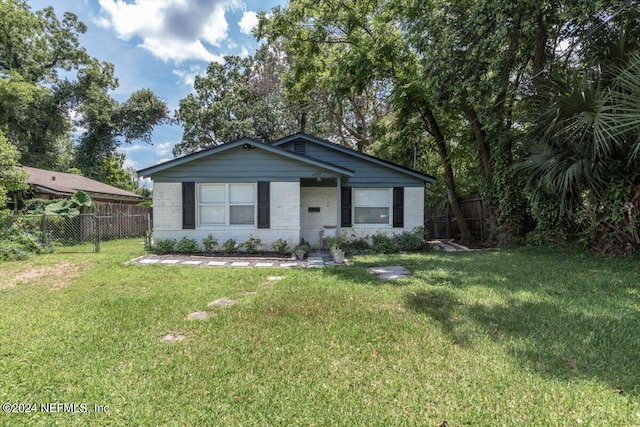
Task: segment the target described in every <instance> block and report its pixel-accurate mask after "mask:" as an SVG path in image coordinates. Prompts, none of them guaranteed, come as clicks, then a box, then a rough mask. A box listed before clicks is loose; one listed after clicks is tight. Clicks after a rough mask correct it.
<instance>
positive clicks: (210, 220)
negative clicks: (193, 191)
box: [198, 184, 256, 225]
mask: <svg viewBox="0 0 640 427" xmlns="http://www.w3.org/2000/svg"><path fill="white" fill-rule="evenodd" d="M198 188H199V199H198V203H199V212H200V225H237V224H245V225H246V224H249V225H253V224H255V211H256V202H255V200H256V186H255V184H199V185H198Z"/></svg>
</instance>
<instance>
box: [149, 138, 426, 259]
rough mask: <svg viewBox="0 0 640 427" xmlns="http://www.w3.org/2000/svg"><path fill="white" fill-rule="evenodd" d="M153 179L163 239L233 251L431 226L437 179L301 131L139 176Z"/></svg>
mask: <svg viewBox="0 0 640 427" xmlns="http://www.w3.org/2000/svg"><path fill="white" fill-rule="evenodd" d="M138 175H139V176H145V177H149V178H151V180H152V181H153V211H154V212H153V215H154V224H153V235H154V238H155V239H156V240H163V239H179V238H182V237H185V236H186V237H190V238H195V239H196V240H201V239H203V238H204V237H206V236H207V235H208V234H212V235H213V236H214V237H216V238H217V239H218V241H219V242H220V243H223V242H224V241H226V240H227V239H231V238H232V239H235V240H236V241H237V242H239V243H241V242H244V241H246V240H247V239H248V238H249V236H252V237H254V238H257V239H260V240H262V242H263V245H264V249H268V248H269V247H270V245H271V244H272V243H273V242H274V241H275V240H278V239H284V240H286V241H287V242H288V243H289V245H290V246H291V247H294V246H295V245H297V244H298V243H299V242H300V240H301V239H304V240H306V241H307V242H309V243H310V244H311V246H312V247H317V246H319V245H320V244H321V239H322V238H321V233H320V232H321V231H324V230H327V231H330V233H331V234H334V233H335V234H338V235H343V236H345V237H347V238H350V237H352V236H355V237H365V236H372V235H374V234H376V233H386V234H393V233H399V232H403V231H410V230H413V229H414V228H415V227H422V226H423V225H424V185H425V183H435V181H436V179H435V178H434V177H432V176H429V175H425V174H422V173H420V172H416V171H414V170H411V169H407V168H405V167H402V166H399V165H396V164H394V163H390V162H387V161H384V160H382V159H379V158H376V157H373V156H370V155H367V154H364V153H361V152H358V151H355V150H352V149H349V148H346V147H343V146H340V145H337V144H333V143H331V142H329V141H327V140H324V139H319V138H315V137H312V136H310V135H307V134H303V133H297V134H294V135H291V136H288V137H285V138H282V139H279V140H276V141H274V142H273V143H271V144H265V143H262V142H258V141H255V140H253V139H250V138H241V139H238V140H236V141H233V142H229V143H226V144H222V145H218V146H216V147H213V148H209V149H206V150H203V151H199V152H196V153H193V154H189V155H186V156H183V157H179V158H176V159H173V160H170V161H167V162H164V163H161V164H158V165H155V166H151V167H148V168H145V169H141V170H139V171H138Z"/></svg>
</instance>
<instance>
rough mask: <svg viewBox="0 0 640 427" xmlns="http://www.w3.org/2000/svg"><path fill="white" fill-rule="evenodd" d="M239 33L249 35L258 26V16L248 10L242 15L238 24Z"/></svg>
mask: <svg viewBox="0 0 640 427" xmlns="http://www.w3.org/2000/svg"><path fill="white" fill-rule="evenodd" d="M238 26H239V27H240V31H242V32H243V33H245V34H251V31H253V29H254V28H255V27H257V26H258V14H257V13H255V12H253V11H251V10H249V11H245V12H244V13H243V14H242V18H241V19H240V22H238Z"/></svg>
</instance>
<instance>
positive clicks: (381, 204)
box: [353, 188, 391, 224]
mask: <svg viewBox="0 0 640 427" xmlns="http://www.w3.org/2000/svg"><path fill="white" fill-rule="evenodd" d="M390 206H391V189H389V188H355V189H354V190H353V218H354V223H355V224H390V218H389V212H390Z"/></svg>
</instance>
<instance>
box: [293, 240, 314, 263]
mask: <svg viewBox="0 0 640 427" xmlns="http://www.w3.org/2000/svg"><path fill="white" fill-rule="evenodd" d="M310 250H311V245H309V243H307V242H306V241H305V240H304V239H302V241H301V242H300V244H299V245H298V246H296V247H295V248H293V252H294V253H295V254H296V256H297V257H298V258H300V259H302V258H304V256H305V255H306V254H308V253H309V251H310Z"/></svg>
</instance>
